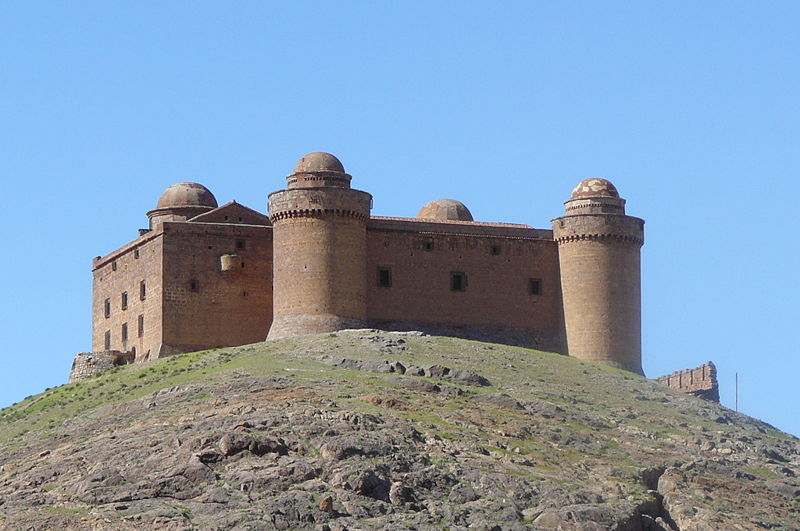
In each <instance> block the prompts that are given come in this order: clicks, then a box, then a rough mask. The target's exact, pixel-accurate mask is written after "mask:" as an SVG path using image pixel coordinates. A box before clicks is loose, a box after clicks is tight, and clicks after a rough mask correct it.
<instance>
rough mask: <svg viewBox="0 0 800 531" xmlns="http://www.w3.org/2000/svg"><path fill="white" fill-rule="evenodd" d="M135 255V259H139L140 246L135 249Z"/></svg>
mask: <svg viewBox="0 0 800 531" xmlns="http://www.w3.org/2000/svg"><path fill="white" fill-rule="evenodd" d="M133 257H134V258H135V259H137V260H138V259H139V248H138V247H137V248H136V249H134V250H133Z"/></svg>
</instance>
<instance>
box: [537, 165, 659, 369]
mask: <svg viewBox="0 0 800 531" xmlns="http://www.w3.org/2000/svg"><path fill="white" fill-rule="evenodd" d="M564 206H565V208H566V213H565V215H564V216H563V217H560V218H556V219H554V220H553V235H554V237H555V240H556V242H557V243H558V258H559V263H560V267H561V291H562V294H563V298H564V320H565V323H566V329H567V349H568V351H569V355H570V356H575V357H576V358H580V359H583V360H588V361H597V362H601V363H605V364H607V365H611V366H614V367H619V368H620V369H625V370H628V371H631V372H635V373H637V374H644V373H643V371H642V317H641V265H640V258H639V250H640V248H641V247H642V244H643V243H644V220H642V219H639V218H635V217H632V216H627V215H625V200H624V199H622V198H620V196H619V193H618V192H617V189H616V187H614V185H613V184H611V183H610V182H609V181H607V180H605V179H586V180H583V181H581V182H580V183H579V184H578V186H576V187H575V189H574V190H573V191H572V196H571V197H570V198H569V200H567V201H566V202H565V203H564Z"/></svg>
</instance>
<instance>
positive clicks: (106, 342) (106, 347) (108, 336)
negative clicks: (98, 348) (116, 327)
mask: <svg viewBox="0 0 800 531" xmlns="http://www.w3.org/2000/svg"><path fill="white" fill-rule="evenodd" d="M103 350H111V330H106V333H105V336H104V337H103Z"/></svg>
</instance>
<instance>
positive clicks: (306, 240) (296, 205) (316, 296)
mask: <svg viewBox="0 0 800 531" xmlns="http://www.w3.org/2000/svg"><path fill="white" fill-rule="evenodd" d="M350 179H351V177H350V175H348V174H347V173H345V171H344V167H343V166H342V163H341V162H339V160H338V159H337V158H336V157H334V156H333V155H331V154H329V153H309V154H308V155H306V156H304V157H303V158H301V159H300V161H299V162H298V163H297V166H295V169H294V173H292V174H291V175H289V176H288V177H287V178H286V181H287V187H286V190H280V191H277V192H273V193H272V194H270V195H269V217H270V220H271V221H272V224H273V241H274V244H273V250H274V262H273V290H274V291H273V293H274V296H273V297H274V298H273V301H274V308H273V321H272V327H271V328H270V331H269V336H268V339H277V338H281V337H289V336H295V335H300V334H316V333H322V332H331V331H334V330H342V329H345V328H363V327H365V326H366V319H367V285H366V282H367V273H366V268H367V219H369V212H370V206H371V203H372V196H371V195H370V194H368V193H366V192H362V191H360V190H353V189H351V188H350Z"/></svg>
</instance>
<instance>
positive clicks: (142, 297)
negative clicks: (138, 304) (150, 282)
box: [139, 280, 147, 301]
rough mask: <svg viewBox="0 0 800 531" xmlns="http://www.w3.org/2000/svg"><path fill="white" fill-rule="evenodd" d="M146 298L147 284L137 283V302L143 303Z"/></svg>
mask: <svg viewBox="0 0 800 531" xmlns="http://www.w3.org/2000/svg"><path fill="white" fill-rule="evenodd" d="M146 298H147V283H146V282H145V281H144V280H141V281H139V300H140V301H143V300H145V299H146Z"/></svg>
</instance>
